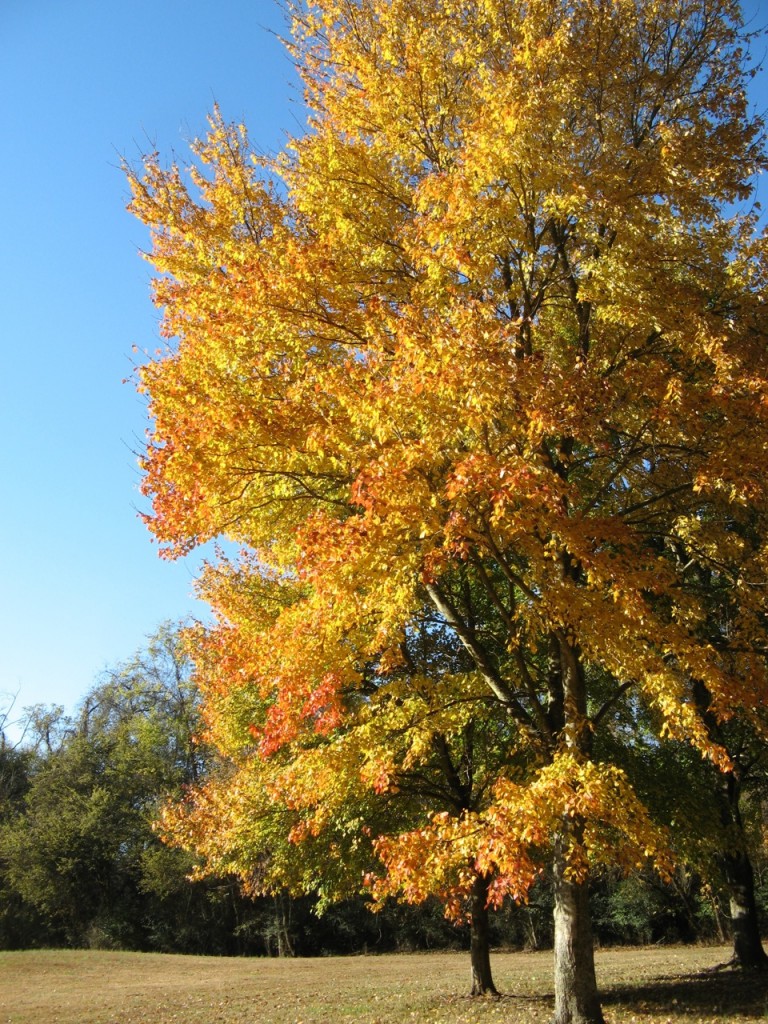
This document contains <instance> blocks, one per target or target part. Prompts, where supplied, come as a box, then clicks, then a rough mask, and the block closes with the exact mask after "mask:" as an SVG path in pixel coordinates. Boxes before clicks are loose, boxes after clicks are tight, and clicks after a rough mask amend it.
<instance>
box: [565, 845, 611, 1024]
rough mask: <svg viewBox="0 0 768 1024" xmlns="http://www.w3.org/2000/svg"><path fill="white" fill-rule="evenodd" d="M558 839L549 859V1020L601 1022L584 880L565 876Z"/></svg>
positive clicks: (569, 1023)
mask: <svg viewBox="0 0 768 1024" xmlns="http://www.w3.org/2000/svg"><path fill="white" fill-rule="evenodd" d="M565 868H566V860H565V856H564V854H563V849H562V842H560V841H559V842H558V844H557V848H556V850H555V856H554V861H553V878H554V895H555V914H554V917H555V1014H554V1017H553V1018H552V1024H604V1018H603V1013H602V1010H601V1009H600V997H599V994H598V990H597V977H596V975H595V956H594V948H593V944H592V922H591V919H590V913H589V894H588V890H587V882H586V881H584V882H575V881H572V880H570V879H569V878H567V877H566V871H565Z"/></svg>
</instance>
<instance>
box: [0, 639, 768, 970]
mask: <svg viewBox="0 0 768 1024" xmlns="http://www.w3.org/2000/svg"><path fill="white" fill-rule="evenodd" d="M25 723H26V728H25V732H24V738H23V740H22V741H21V742H19V743H17V744H12V743H11V742H10V741H9V740H8V739H7V737H6V736H5V734H3V737H2V741H0V948H4V949H19V948H29V947H40V946H74V947H91V948H113V949H134V950H153V951H161V952H179V953H203V954H215V955H317V954H324V953H359V952H364V951H388V950H395V949H421V948H432V949H434V948H459V947H462V948H463V947H467V946H468V945H469V928H468V927H467V926H459V927H456V926H454V925H452V924H450V923H449V922H448V921H446V920H445V918H444V916H443V908H442V907H441V906H440V904H439V903H438V902H437V901H436V900H430V901H427V902H426V903H425V904H422V905H421V906H407V905H401V904H398V903H396V902H395V901H394V900H390V901H389V902H388V903H387V905H386V906H385V908H384V909H383V910H382V911H381V912H380V913H378V914H375V915H374V914H371V913H370V912H369V909H368V907H367V905H366V900H365V899H364V898H363V897H360V896H358V897H354V898H348V899H343V900H340V901H339V902H337V903H333V904H331V905H330V906H328V907H326V908H325V909H324V910H323V912H322V913H321V914H318V912H317V911H318V906H317V896H316V895H315V896H313V895H306V896H303V897H301V896H291V895H289V894H287V893H276V894H275V895H274V896H270V897H257V898H249V897H248V896H247V895H245V894H244V893H243V891H242V887H241V882H240V881H239V880H238V879H236V878H235V877H234V876H229V877H219V878H211V877H206V878H200V879H198V880H195V881H191V880H190V878H189V876H190V874H191V873H192V872H193V869H194V867H195V860H194V856H193V855H192V854H191V853H189V852H187V851H184V850H181V849H178V848H172V847H170V846H167V845H166V844H164V843H163V842H162V841H161V839H160V838H159V836H158V834H157V831H156V821H157V818H158V813H159V810H160V808H161V807H162V806H163V805H164V804H166V803H167V802H169V801H176V800H178V799H179V798H180V797H181V796H182V794H183V791H184V787H185V786H187V785H190V784H199V783H200V782H201V781H203V780H204V779H205V778H206V777H208V776H209V775H211V774H212V773H215V772H217V771H220V770H221V769H222V766H221V764H220V763H219V762H218V761H217V757H216V755H215V753H214V752H213V751H212V750H211V749H209V748H208V747H207V746H206V745H205V744H204V743H203V742H201V741H200V740H199V739H198V736H199V735H200V733H201V731H202V723H201V721H200V698H199V695H198V693H197V692H196V690H195V688H194V686H193V684H192V682H191V679H190V665H189V662H188V660H187V657H186V655H185V653H184V651H183V649H182V645H181V641H180V637H179V630H178V628H177V627H176V626H173V625H170V624H166V625H164V626H162V627H161V628H160V629H159V630H158V631H157V633H156V634H155V636H153V637H152V638H151V639H150V641H149V643H148V645H147V647H146V649H145V650H142V651H141V652H139V653H137V654H136V655H135V656H134V657H133V658H132V659H130V660H128V661H126V662H124V663H122V664H120V665H118V666H117V667H116V668H114V669H113V670H111V671H108V672H106V673H105V674H104V676H103V677H102V678H101V679H99V681H98V682H97V683H96V684H95V685H94V686H93V687H92V688H91V690H89V692H88V693H87V694H86V696H85V697H84V699H83V700H82V702H81V704H80V706H79V708H78V710H77V712H76V713H75V715H73V716H72V717H68V716H66V715H65V714H64V713H63V710H62V709H61V708H41V707H38V708H33V709H28V710H27V712H26V717H25ZM640 734H641V733H640ZM649 735H650V734H649ZM729 743H730V748H731V749H732V750H733V751H734V753H735V754H736V755H737V757H738V759H739V764H740V765H741V771H740V772H739V778H738V792H736V793H734V792H733V790H734V787H735V785H736V783H735V782H734V780H733V779H730V780H726V782H723V780H722V779H721V778H720V777H719V775H718V773H717V772H716V771H715V769H713V768H708V767H707V766H706V765H704V763H703V762H701V760H700V759H699V758H698V755H696V754H695V753H692V752H691V751H690V750H688V749H687V748H684V747H682V746H681V745H676V744H673V743H666V744H663V745H661V744H659V743H657V742H655V741H654V742H651V741H650V740H649V742H648V744H647V745H646V746H645V747H643V745H642V743H641V742H636V743H635V745H634V746H633V747H632V749H631V753H632V757H631V761H630V762H628V763H627V771H628V772H629V773H630V774H631V776H632V778H633V781H634V782H635V785H636V786H637V787H638V789H639V790H640V791H641V792H643V793H644V795H645V797H646V799H647V800H648V802H649V803H650V804H651V805H652V806H654V807H655V809H656V812H657V813H658V815H659V816H660V817H662V818H664V819H665V820H666V821H667V823H668V824H669V825H670V827H671V828H672V830H673V831H674V833H675V835H676V836H677V839H676V842H677V843H678V846H679V851H680V861H681V866H680V867H679V868H678V869H677V870H676V872H675V874H674V876H673V878H672V880H671V881H669V882H663V881H662V880H661V879H660V878H658V876H656V875H655V874H654V873H653V872H652V871H651V870H646V871H640V872H636V873H633V874H630V875H623V874H622V873H621V872H619V871H617V870H606V871H604V872H602V873H600V874H597V875H596V876H595V877H594V878H593V880H592V899H593V907H594V924H595V932H596V936H597V939H598V941H599V942H601V943H603V944H617V943H632V944H644V943H663V942H681V941H682V942H695V941H710V940H721V941H722V940H725V939H727V938H728V937H729V935H730V934H731V930H730V924H731V918H732V917H733V914H734V907H733V904H732V900H733V876H734V871H735V870H736V869H737V868H738V867H739V864H740V863H741V862H742V861H744V860H746V861H747V863H748V865H749V866H750V869H751V870H753V872H754V880H755V886H754V892H755V898H756V903H757V906H756V909H757V915H758V917H757V921H758V925H765V923H766V917H767V915H768V856H766V850H765V842H764V838H765V836H764V832H765V808H766V800H768V793H767V792H766V786H765V773H764V765H763V758H762V748H761V745H760V744H759V743H758V742H757V741H756V740H754V738H753V739H752V740H751V741H750V738H749V737H748V736H746V735H739V734H735V733H734V735H733V736H731V737H730V738H729ZM673 777H674V778H675V779H683V780H684V783H685V784H684V785H681V786H680V787H676V789H675V792H674V793H671V792H670V790H669V786H668V780H669V779H670V778H673ZM729 797H730V801H731V802H730V803H729ZM671 798H673V799H671ZM739 830H740V831H739ZM737 833H738V834H737ZM737 855H738V856H737ZM737 861H739V863H737ZM489 932H490V935H489V937H490V942H491V944H492V945H496V946H511V947H519V948H530V949H537V948H544V947H547V946H549V945H551V943H552V892H551V887H550V885H549V884H548V882H547V881H546V880H542V881H540V882H539V883H537V884H536V886H535V887H534V888H533V890H532V893H531V897H530V900H529V902H528V903H527V904H526V905H523V906H519V907H518V906H514V905H513V904H511V903H507V904H505V905H504V907H503V908H502V909H501V910H500V911H496V912H491V913H490V918H489Z"/></svg>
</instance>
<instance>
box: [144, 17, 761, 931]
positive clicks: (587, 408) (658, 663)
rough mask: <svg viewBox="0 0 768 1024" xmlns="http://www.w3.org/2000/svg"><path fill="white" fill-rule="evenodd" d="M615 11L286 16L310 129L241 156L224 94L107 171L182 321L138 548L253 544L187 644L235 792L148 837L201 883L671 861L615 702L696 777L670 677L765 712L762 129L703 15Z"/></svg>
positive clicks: (517, 880)
mask: <svg viewBox="0 0 768 1024" xmlns="http://www.w3.org/2000/svg"><path fill="white" fill-rule="evenodd" d="M641 7H642V5H640V6H638V5H637V4H633V3H624V2H620V3H616V4H613V5H611V4H608V5H606V4H604V3H598V2H597V0H577V2H574V3H567V4H563V5H562V9H559V8H558V5H557V4H555V5H554V6H553V4H552V3H551V2H549V0H547V2H543V0H531V2H529V3H527V4H525V5H524V6H520V5H517V6H516V5H514V4H508V3H504V4H501V3H497V2H495V0H477V2H476V3H475V4H474V6H473V5H469V7H468V6H467V4H466V2H465V0H359V2H358V0H356V2H355V3H349V2H348V0H316V2H312V3H309V4H307V5H306V8H305V7H302V8H301V16H298V15H297V17H296V18H295V21H294V31H295V42H294V49H293V52H294V55H295V57H296V59H297V61H298V62H299V64H300V68H301V71H302V73H303V75H304V80H305V84H306V86H307V90H308V102H309V104H310V109H311V112H312V131H311V132H309V133H308V134H307V135H306V136H305V137H303V138H300V139H297V140H294V141H293V142H292V143H291V144H290V146H289V147H288V149H287V151H286V152H285V153H284V154H281V155H280V156H278V157H277V158H275V159H274V160H272V161H266V160H264V159H260V158H256V157H255V156H254V154H252V153H251V152H250V151H249V147H248V140H247V135H246V133H245V130H244V129H243V128H242V126H238V125H227V124H225V123H224V121H223V119H222V118H221V116H220V114H219V113H218V111H216V112H214V115H213V117H212V118H211V123H210V131H209V133H208V135H207V137H206V138H205V139H203V140H200V141H199V142H198V143H196V145H195V147H194V159H195V162H194V166H193V167H192V168H191V169H190V170H189V172H185V171H182V170H181V169H179V168H177V167H171V168H169V169H163V167H161V165H160V163H159V160H158V158H157V156H156V155H153V156H150V157H149V158H148V160H147V162H146V166H145V168H144V170H143V172H141V173H137V172H131V171H129V179H130V183H131V186H132V190H133V195H134V198H133V202H132V209H133V210H134V212H135V213H136V214H137V215H138V216H139V217H140V218H141V219H142V220H143V221H144V223H146V224H147V225H148V226H149V227H150V230H151V232H152V237H153V251H152V255H151V257H150V259H151V261H152V262H153V263H154V265H155V267H156V270H157V274H158V279H157V281H156V284H155V293H154V298H155V301H156V302H157V304H158V305H159V306H161V307H162V308H163V328H162V329H163V333H164V334H165V336H166V337H168V338H169V339H171V338H172V339H174V345H173V347H172V349H169V351H167V352H166V353H165V354H163V353H161V354H160V355H159V356H158V357H157V358H156V359H155V361H153V362H150V363H149V365H148V366H146V367H145V368H144V369H143V371H142V376H141V380H142V387H143V389H144V390H145V393H146V394H147V396H148V398H149V403H150V406H149V411H150V415H151V417H152V418H153V420H154V425H153V428H152V431H151V436H150V438H149V442H148V447H147V451H146V455H145V457H144V460H143V464H142V465H143V471H144V474H145V477H144V485H143V490H144V493H145V494H146V496H147V497H148V498H150V500H151V501H152V514H151V516H150V517H149V519H150V527H151V528H152V529H153V530H154V532H155V534H156V536H157V537H158V539H159V540H160V541H161V543H162V544H164V545H166V546H167V549H168V551H169V552H170V554H172V555H175V554H178V553H181V552H184V551H187V550H189V548H190V547H192V546H194V545H195V544H198V543H200V542H202V541H204V540H206V539H208V538H211V537H218V536H221V537H226V538H229V539H230V540H234V541H235V542H236V543H239V544H241V545H242V546H243V547H244V549H245V550H246V554H245V555H244V556H243V557H242V558H241V560H240V562H239V563H237V564H232V563H230V562H228V561H227V560H226V559H225V558H224V557H223V556H222V557H220V558H219V559H218V560H217V563H216V564H215V565H213V566H211V567H209V568H208V569H207V570H206V572H205V574H204V578H203V580H202V583H201V593H202V595H203V596H204V597H205V598H206V599H207V600H208V601H209V602H210V603H211V604H212V606H213V608H214V610H215V613H216V617H217V622H216V624H215V625H214V626H213V627H211V628H210V629H208V630H204V631H200V632H198V633H197V634H196V638H195V651H196V661H197V664H198V677H199V683H200V686H201V687H202V689H203V691H204V693H205V696H206V720H207V726H208V730H209V733H210V735H211V737H212V738H213V739H214V740H215V742H216V744H217V745H218V747H219V748H220V749H221V750H222V752H223V753H224V754H225V755H226V756H227V757H228V758H229V759H230V760H231V762H232V765H233V766H234V767H233V772H234V776H233V778H234V780H235V781H234V783H233V787H232V790H231V795H228V790H227V788H226V785H225V784H224V783H223V782H222V783H221V784H218V783H217V784H215V785H212V786H211V788H210V791H208V790H206V791H204V792H201V794H200V810H199V818H198V819H196V818H195V814H194V813H191V816H190V818H189V822H188V823H186V824H184V823H180V824H179V825H178V827H179V829H180V833H179V834H181V835H184V836H187V837H193V838H194V842H196V843H199V844H201V845H202V847H205V848H210V850H211V851H212V853H211V856H212V857H213V858H214V859H215V858H219V860H218V861H217V863H225V862H227V863H229V861H228V860H227V858H230V859H231V862H232V863H236V864H237V865H238V868H237V870H240V871H241V872H242V873H243V874H244V875H245V874H246V873H247V865H248V858H249V851H250V856H251V860H254V859H256V860H258V861H259V863H261V860H260V858H262V856H266V855H265V853H264V851H265V850H268V849H269V848H270V844H273V845H274V847H275V848H276V849H277V850H278V851H279V853H278V854H276V855H275V857H274V858H273V859H272V860H271V861H270V864H271V865H272V866H271V867H270V868H269V869H268V870H267V869H264V870H265V872H266V874H265V878H267V879H268V881H265V882H264V884H265V885H268V884H274V885H277V884H279V881H280V879H281V878H286V879H288V880H289V884H290V885H295V886H299V887H300V886H301V885H305V884H306V885H311V884H315V883H316V880H317V872H315V874H314V875H312V873H311V872H309V869H306V870H305V869H304V868H302V867H301V866H300V864H299V855H298V854H297V851H296V849H295V848H296V847H297V846H299V845H301V846H303V847H305V848H307V849H309V850H312V851H314V855H315V857H316V864H315V867H316V866H317V862H321V863H322V861H323V857H325V859H326V860H327V859H328V857H327V851H328V849H329V845H328V844H330V843H331V842H333V843H341V844H342V846H344V849H345V850H347V852H348V853H349V856H350V858H351V863H352V864H354V866H355V871H357V870H358V868H359V869H360V870H359V872H358V873H357V874H356V876H355V878H356V881H355V884H358V883H359V878H360V877H361V876H362V871H363V870H365V871H370V870H371V868H372V858H373V853H372V849H371V845H370V843H371V842H372V841H373V840H375V839H376V838H378V839H379V844H378V847H377V848H378V850H379V856H380V857H381V858H382V859H383V862H384V865H385V874H384V875H382V877H381V879H379V881H377V882H376V886H377V887H378V888H377V890H376V891H377V892H379V893H382V894H383V893H386V892H391V893H399V894H401V895H404V896H405V897H406V898H408V899H412V898H413V899H416V898H422V897H423V895H424V894H426V893H428V892H438V893H440V895H441V896H442V897H443V898H444V899H445V900H446V901H447V904H448V906H449V909H450V910H451V912H452V913H457V912H458V910H457V908H458V907H459V906H460V904H461V899H462V898H463V897H462V894H464V893H466V891H467V886H468V885H470V884H471V880H472V877H473V875H474V874H475V873H477V872H481V873H483V874H485V875H489V876H493V878H492V882H491V885H492V890H491V891H492V898H493V899H494V900H500V899H501V898H502V897H503V896H504V895H505V894H509V895H511V896H513V897H514V898H518V899H522V898H524V897H525V893H526V891H527V888H528V886H530V884H531V883H532V881H533V879H534V878H535V877H536V875H537V872H538V871H539V869H540V867H541V865H542V863H543V861H544V859H545V857H546V855H547V850H548V849H549V847H550V845H551V842H552V838H553V836H555V835H558V836H559V835H561V834H566V833H567V836H566V838H567V840H568V841H570V843H571V849H570V856H571V870H572V872H573V874H574V876H576V877H582V876H583V875H584V873H585V871H586V866H587V864H588V863H589V862H590V861H592V862H597V863H603V862H609V861H611V860H614V861H615V860H618V862H619V863H620V864H621V865H622V866H623V867H631V866H633V865H636V864H638V863H640V862H642V861H643V860H644V859H645V858H646V857H647V856H653V857H654V858H655V859H656V860H657V861H658V863H659V864H661V865H662V866H666V864H667V861H666V852H665V837H664V835H663V833H662V832H661V831H659V830H658V829H655V828H654V826H653V823H652V822H651V821H650V819H649V817H648V815H647V814H646V812H645V811H644V809H643V807H642V806H641V804H640V803H639V801H638V800H637V798H636V797H635V795H634V793H633V792H632V790H631V787H630V786H629V784H628V782H627V780H626V778H625V777H624V776H623V775H622V773H621V772H620V771H619V770H618V768H613V767H610V766H607V765H601V764H597V763H595V762H594V760H593V749H594V750H597V749H598V747H597V744H599V743H600V742H601V740H603V739H605V734H606V732H607V731H608V723H609V721H610V715H609V714H608V712H609V711H610V712H615V713H616V714H617V715H618V714H621V715H623V716H624V717H623V719H622V723H623V724H622V730H623V731H621V732H620V734H619V732H617V734H616V735H612V734H611V735H610V736H609V737H608V738H609V740H610V743H609V744H608V745H609V746H610V747H611V749H612V750H618V751H619V753H618V754H617V757H618V758H620V757H621V752H620V751H621V744H622V743H625V742H629V743H631V742H632V730H633V729H637V730H642V729H646V728H651V727H653V728H655V729H656V730H658V732H659V733H660V734H661V736H662V738H663V737H664V736H667V735H669V736H672V737H674V738H676V739H678V740H687V741H689V742H690V743H692V744H693V745H694V746H696V747H697V748H698V749H699V750H700V751H701V752H702V753H703V754H704V755H705V756H708V757H709V758H711V759H712V760H714V761H716V762H717V763H718V764H719V765H720V766H721V767H726V768H727V767H728V759H727V755H726V753H725V751H724V750H723V749H722V748H721V747H719V746H718V745H717V744H716V743H715V742H714V741H713V739H712V735H711V730H710V728H709V725H708V723H707V722H706V721H705V720H704V718H703V717H702V714H701V712H700V709H699V708H698V707H697V706H696V703H695V702H694V701H693V700H692V699H691V693H692V687H693V686H695V685H702V686H704V687H706V689H707V691H708V693H709V694H710V698H711V699H710V704H709V711H710V713H711V714H712V715H713V716H714V717H715V718H716V719H718V720H719V721H724V720H726V719H728V718H729V717H730V716H733V715H743V716H745V717H746V718H747V720H748V721H750V722H751V721H753V720H754V719H755V718H757V717H759V714H758V711H759V709H760V708H761V707H763V706H764V705H765V703H766V701H768V669H766V665H765V659H764V658H763V655H762V651H763V648H764V635H763V634H764V623H765V620H766V615H768V603H767V602H768V588H766V582H767V581H768V554H767V552H768V542H767V541H766V537H768V490H766V486H765V473H764V463H765V453H766V451H767V450H768V417H766V410H768V400H767V399H766V396H768V385H767V384H766V381H767V380H768V358H767V357H766V353H765V346H764V345H763V343H762V340H761V339H764V338H765V336H766V330H767V327H766V309H765V303H764V302H763V300H762V294H763V292H764V286H765V283H766V279H768V274H766V267H768V255H767V253H768V240H767V239H766V238H762V239H758V238H755V237H754V220H753V219H751V217H750V216H746V217H742V216H735V217H734V218H731V219H729V220H726V219H724V217H723V216H722V212H721V210H722V206H723V203H725V202H731V201H733V199H734V198H735V197H737V196H740V195H743V194H744V181H745V175H746V174H747V173H751V169H752V168H753V167H754V166H756V165H757V164H758V163H760V162H761V161H762V160H763V157H762V155H761V154H760V153H759V152H758V151H757V149H756V144H755V139H756V138H757V137H758V134H759V127H760V126H759V124H758V123H757V122H754V123H749V122H748V121H747V120H746V119H745V116H744V100H743V85H744V75H743V70H742V69H741V68H740V65H739V61H740V55H739V52H738V32H737V31H736V29H735V28H734V25H733V23H732V20H731V13H730V12H731V8H730V5H728V4H726V5H722V6H719V5H718V4H717V3H715V4H714V5H713V7H712V10H711V12H709V15H708V17H707V18H706V19H701V18H698V17H697V16H696V14H695V12H693V13H690V12H689V11H688V9H687V8H685V9H683V8H681V7H680V5H679V4H673V3H672V2H671V0H670V2H667V0H658V2H656V0H655V2H654V3H652V4H650V6H648V9H647V11H646V9H645V8H644V7H643V9H642V12H641ZM691 11H693V8H692V9H691ZM641 15H642V16H641ZM683 40H684V41H685V45H684V46H683V44H682V42H681V41H683ZM630 693H631V695H632V700H631V701H629V700H628V699H627V697H626V695H627V694H630ZM646 720H648V721H651V722H652V726H651V725H649V724H647V721H646ZM593 745H594V746H593ZM425 779H426V782H425ZM510 779H514V780H515V783H514V784H513V783H512V782H511V781H509V780H510ZM419 787H421V788H419ZM265 792H268V793H269V794H270V799H273V801H274V807H273V808H272V809H271V810H270V809H268V808H266V807H265V805H264V803H265V797H264V793H265ZM214 804H215V806H216V810H215V811H214V810H213V809H212V808H213V807H214ZM569 823H570V824H569ZM187 825H188V827H189V829H190V830H191V831H187V832H185V831H184V830H185V828H187ZM364 829H367V830H368V831H364ZM209 830H210V834H209ZM216 833H218V837H217V835H216ZM361 837H365V838H361ZM289 840H290V841H289ZM190 841H191V840H190ZM564 841H565V840H564ZM323 843H326V846H325V847H324V846H323ZM206 844H210V847H208V846H207V845H206ZM355 844H357V845H355ZM227 851H229V852H227ZM323 851H324V853H323ZM361 851H364V853H363V852H361ZM266 859H267V860H269V857H266ZM310 859H311V858H310ZM364 859H366V863H365V864H364V865H363V864H362V863H361V861H362V860H364ZM324 868H325V869H327V865H324ZM313 870H314V869H313ZM310 876H311V877H310Z"/></svg>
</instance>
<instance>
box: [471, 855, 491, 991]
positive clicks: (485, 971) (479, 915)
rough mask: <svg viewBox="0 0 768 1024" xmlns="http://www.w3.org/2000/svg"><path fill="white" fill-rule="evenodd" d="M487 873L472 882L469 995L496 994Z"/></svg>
mask: <svg viewBox="0 0 768 1024" xmlns="http://www.w3.org/2000/svg"><path fill="white" fill-rule="evenodd" d="M489 881H490V880H489V878H488V876H487V875H477V876H476V877H475V880H474V882H473V884H472V895H471V897H470V899H471V903H470V940H469V943H470V945H469V951H470V961H471V969H472V991H471V992H470V995H473V996H485V995H497V994H498V993H497V991H496V986H495V985H494V984H493V978H492V976H491V950H490V945H489V930H490V929H489V923H488V883H489Z"/></svg>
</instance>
